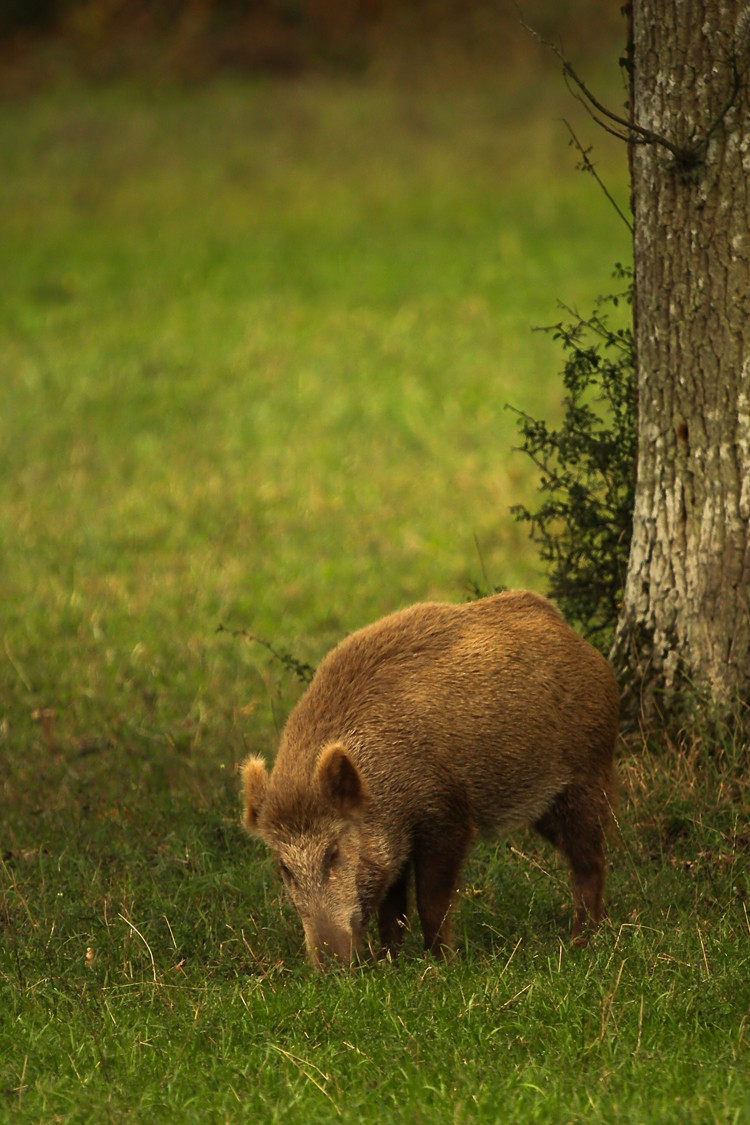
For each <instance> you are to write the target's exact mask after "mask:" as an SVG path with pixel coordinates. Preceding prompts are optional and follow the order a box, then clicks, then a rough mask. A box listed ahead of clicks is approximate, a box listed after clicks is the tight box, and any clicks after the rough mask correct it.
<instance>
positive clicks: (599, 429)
mask: <svg viewBox="0 0 750 1125" xmlns="http://www.w3.org/2000/svg"><path fill="white" fill-rule="evenodd" d="M615 277H617V278H618V279H619V280H621V281H624V282H625V283H626V286H625V289H624V290H623V291H621V292H618V293H614V294H610V295H608V296H606V297H600V298H599V300H598V301H597V303H596V307H595V309H594V312H593V313H592V314H591V316H589V317H583V316H580V315H579V314H578V313H575V312H573V311H572V310H570V309H567V308H566V309H565V312H566V313H567V314H568V315H569V318H570V319H569V321H568V322H567V323H563V322H560V323H559V324H556V325H553V326H551V327H549V328H546V329H544V331H547V332H551V333H552V335H553V338H554V339H555V340H560V341H561V342H562V347H563V351H564V352H565V354H566V359H565V365H564V367H563V370H562V381H563V386H564V388H565V397H564V400H563V405H564V418H563V421H562V424H561V426H560V428H559V429H553V428H551V427H550V426H548V425H547V423H546V422H544V421H540V420H538V419H536V418H532V417H531V416H530V415H529V414H526V413H525V412H524V411H520V410H517V411H516V413H517V414H518V416H519V420H518V426H519V430H520V432H521V435H522V438H523V444H522V445H521V447H520V448H521V450H522V451H523V452H524V453H526V454H527V455H528V456H529V457H530V458H531V459H532V461H533V462H534V464H535V465H536V466H537V467H538V469H539V471H540V474H541V479H540V483H539V493H540V503H539V507H538V508H537V509H536V510H535V511H531V510H529V508H527V507H525V506H524V505H523V504H516V505H515V506H514V507H513V508H512V509H511V511H512V512H513V514H514V515H515V517H516V518H517V519H519V520H524V521H526V522H528V523H529V524H530V525H531V532H530V533H531V538H532V540H533V541H534V542H535V543H536V544H537V546H538V548H539V555H540V558H541V559H542V561H543V562H544V564H545V567H546V570H547V575H548V579H549V587H548V592H549V594H550V597H552V598H554V600H555V601H556V602H557V603H558V605H559V606H560V609H561V610H562V612H563V613H564V614H565V616H566V617H567V618H568V619H569V620H570V621H572V622H574V623H575V624H576V625H577V626H578V627H579V628H581V629H582V630H583V631H584V632H585V633H586V635H587V636H588V637H590V638H591V639H592V640H593V641H594V642H595V643H597V644H599V645H600V647H601V648H603V649H604V648H607V647H608V645H609V643H610V641H611V638H612V631H613V629H614V625H615V622H616V620H617V615H618V612H619V608H620V604H621V600H622V589H623V584H624V580H625V574H626V571H627V562H628V551H629V548H630V538H631V534H632V513H633V496H634V488H635V463H636V385H635V363H634V359H635V357H634V347H633V333H632V329H631V327H630V325H627V326H626V327H618V328H614V327H611V326H610V323H609V315H608V312H607V311H606V310H607V308H609V309H611V308H617V307H619V306H620V304H621V303H627V304H628V305H629V304H630V303H631V301H632V271H631V270H630V269H629V268H626V267H623V266H620V265H618V266H617V267H616V271H615ZM512 409H515V408H512Z"/></svg>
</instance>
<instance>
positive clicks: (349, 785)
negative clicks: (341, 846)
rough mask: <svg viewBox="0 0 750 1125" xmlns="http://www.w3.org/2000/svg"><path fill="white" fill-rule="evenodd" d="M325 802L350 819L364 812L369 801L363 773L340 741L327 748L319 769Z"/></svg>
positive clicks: (318, 773)
mask: <svg viewBox="0 0 750 1125" xmlns="http://www.w3.org/2000/svg"><path fill="white" fill-rule="evenodd" d="M316 773H317V776H318V782H319V784H320V789H321V793H322V795H323V797H324V799H326V800H328V801H330V802H331V804H333V805H334V807H335V808H336V809H337V810H338V811H339V812H341V813H344V814H345V815H348V816H353V815H357V814H358V813H360V812H361V811H362V808H363V806H364V803H365V801H366V800H367V796H368V794H367V786H366V785H365V783H364V781H363V779H362V774H361V773H360V772H359V770H358V769H357V767H356V766H355V764H354V762H353V761H352V760H351V758H350V757H349V754H348V753H347V750H346V747H345V746H343V745H342V744H341V743H340V742H332V743H330V745H328V746H324V747H323V750H322V751H321V754H320V757H319V758H318V765H317V769H316Z"/></svg>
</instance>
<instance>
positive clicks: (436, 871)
mask: <svg viewBox="0 0 750 1125" xmlns="http://www.w3.org/2000/svg"><path fill="white" fill-rule="evenodd" d="M441 827H443V826H441ZM444 828H445V830H444V831H442V832H440V831H437V830H435V828H434V826H433V831H432V832H431V833H430V836H429V838H427V839H423V840H421V841H420V843H419V845H418V846H417V848H416V849H415V851H414V884H415V890H416V896H417V910H418V911H419V920H420V922H421V923H422V933H423V934H424V947H425V949H426V950H427V951H428V952H429V953H433V954H435V955H436V956H438V955H440V954H441V953H445V952H446V950H448V949H450V948H451V942H450V914H451V910H452V907H453V899H454V897H455V894H456V889H457V887H458V876H459V873H460V871H461V867H462V865H463V862H464V859H465V858H466V853H467V851H468V850H469V844H470V843H471V839H472V835H473V832H472V830H471V828H470V827H469V826H468V824H467V827H466V831H465V832H460V831H457V826H456V825H455V824H451V825H450V826H444Z"/></svg>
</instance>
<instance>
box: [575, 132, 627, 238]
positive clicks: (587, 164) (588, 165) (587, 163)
mask: <svg viewBox="0 0 750 1125" xmlns="http://www.w3.org/2000/svg"><path fill="white" fill-rule="evenodd" d="M563 124H564V125H565V126H566V128H567V130H568V132H569V133H570V139H571V143H572V144H573V145H575V147H576V148H577V149H578V152H579V154H580V157H581V167H582V168H583V170H584V171H585V172H590V173H591V175H592V176H593V177H594V179H595V180H596V182H597V183H598V185H599V187H600V188H601V189H602V191H603V192H604V194H605V196H606V197H607V199H608V200H609V202H610V203H611V204H612V206H613V207H614V209H615V211H616V212H617V214H618V215H619V216H620V218H621V219H622V221H623V222H624V224H625V226H626V227H627V228H628V230H629V231H630V233H631V234H632V233H633V224H632V223H631V222H630V219H629V218H628V217H627V215H626V214H625V212H624V211H623V210H622V208H621V207H620V205H619V204H618V202H617V200H616V199H615V198H614V196H613V195H612V193H611V192H610V191H609V189H608V188H607V185H606V184H605V183H604V180H603V179H602V178H601V176H600V175H599V173H598V172H597V170H596V165H595V164H593V163H592V161H591V159H590V158H589V152H590V151H591V150H590V149H585V148H584V147H583V145H582V144H581V142H580V141H579V140H578V137H577V136H576V134H575V132H574V130H573V126H572V125H571V124H570V122H569V121H566V120H565V118H563Z"/></svg>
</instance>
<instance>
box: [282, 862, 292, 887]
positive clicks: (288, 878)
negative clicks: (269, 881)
mask: <svg viewBox="0 0 750 1125" xmlns="http://www.w3.org/2000/svg"><path fill="white" fill-rule="evenodd" d="M279 871H280V872H281V878H282V879H283V880H284V882H285V883H293V882H294V875H293V874H292V872H291V870H290V868H288V867H287V865H286V864H285V863H284V861H283V859H280V860H279Z"/></svg>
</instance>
